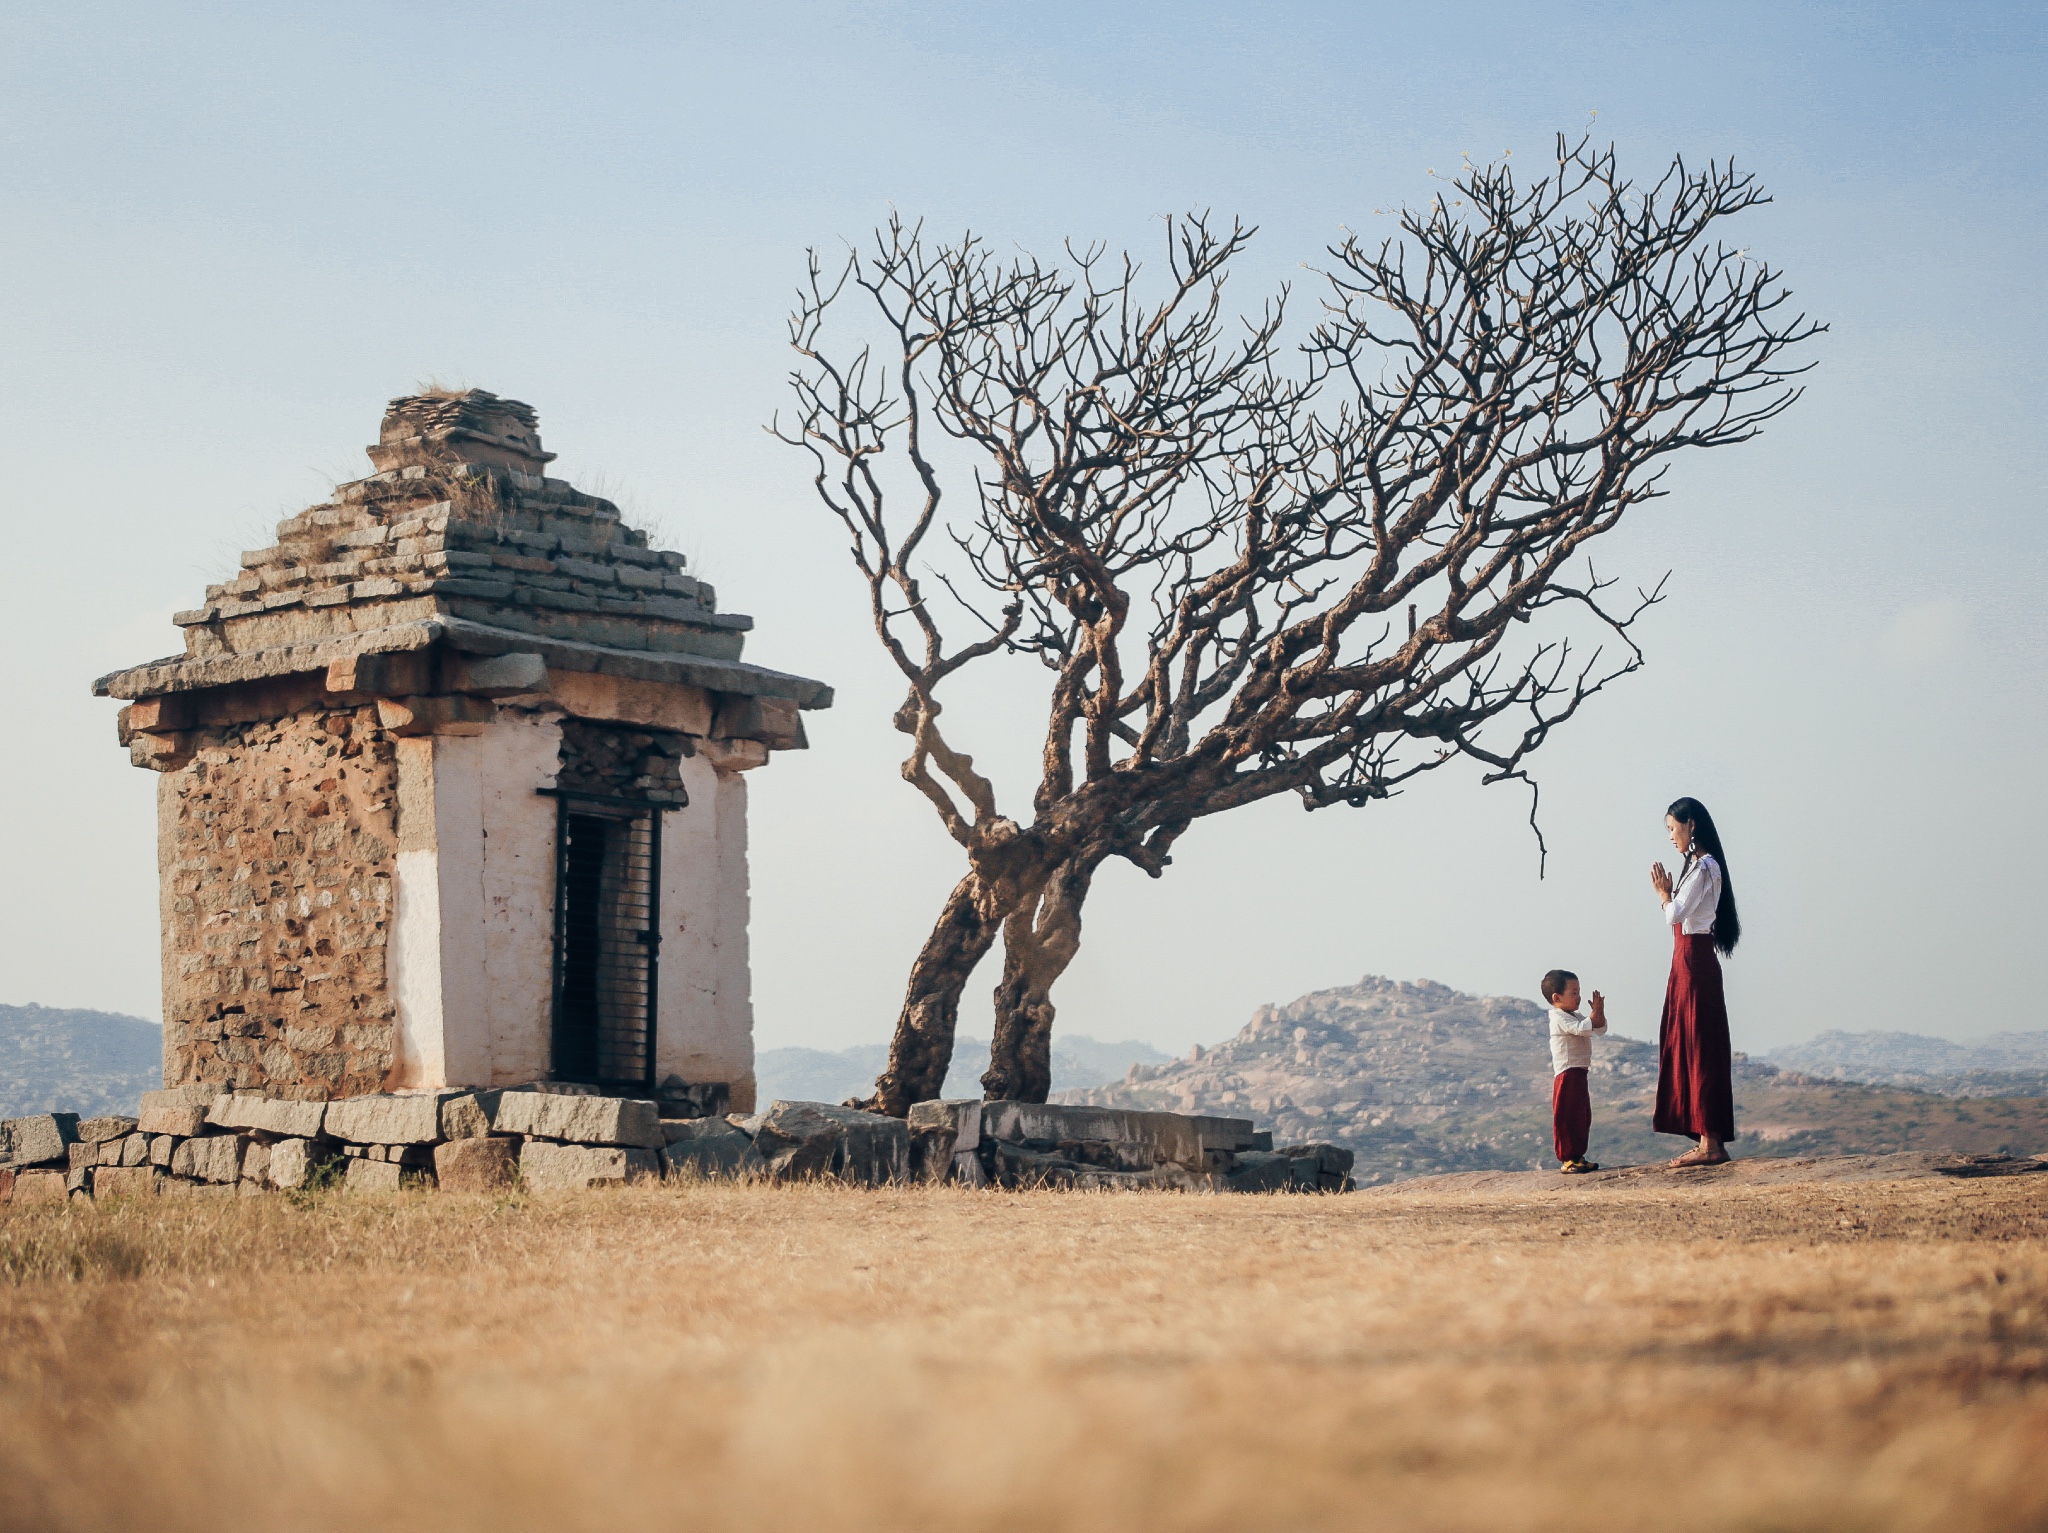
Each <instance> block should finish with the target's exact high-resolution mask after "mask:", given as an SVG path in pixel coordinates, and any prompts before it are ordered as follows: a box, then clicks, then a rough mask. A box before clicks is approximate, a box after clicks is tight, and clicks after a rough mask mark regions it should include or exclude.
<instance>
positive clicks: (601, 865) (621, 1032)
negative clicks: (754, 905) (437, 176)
mask: <svg viewBox="0 0 2048 1533" xmlns="http://www.w3.org/2000/svg"><path fill="white" fill-rule="evenodd" d="M369 454H370V460H371V462H372V464H373V465H374V467H375V468H376V470H377V472H376V473H375V474H373V475H371V476H370V477H369V478H366V479H361V480H357V481H354V482H352V483H349V484H343V485H340V486H338V487H337V488H336V490H335V492H334V495H333V498H332V499H331V500H330V501H328V502H326V503H324V504H322V505H317V506H314V507H312V508H311V509H309V510H307V511H303V512H301V513H300V514H299V515H297V516H294V517H292V518H290V519H289V520H287V521H284V522H282V523H280V524H279V526H278V541H277V543H276V545H275V546H274V547H270V548H264V549H258V550H256V551H254V552H252V553H247V554H244V555H243V556H242V570H241V572H240V573H239V574H238V575H237V576H236V577H235V578H234V579H233V580H230V581H228V582H227V583H225V584H222V585H218V586H214V587H211V588H210V589H209V590H208V591H207V594H206V601H205V603H204V604H203V605H201V606H199V607H197V608H195V609H194V610H192V611H189V612H183V613H180V614H178V615H177V617H176V618H175V619H174V621H175V622H177V623H178V624H179V625H180V626H181V627H182V628H183V629H184V631H185V653H183V654H182V655H176V656H173V657H170V658H168V659H163V660H155V661H151V662H150V663H148V664H146V665H139V666H136V667H133V668H132V669H129V670H124V671H117V672H115V673H114V674H113V675H110V676H106V677H103V678H102V679H101V680H100V681H98V682H97V683H95V685H94V691H95V692H96V693H98V694H99V695H101V696H108V697H115V698H120V699H124V700H127V701H128V706H127V707H125V708H123V709H122V710H121V716H120V736H121V740H122V743H123V744H124V745H126V746H127V747H128V749H129V752H130V754H131V756H132V758H133V760H134V761H135V763H136V764H137V765H138V766H146V767H149V768H151V769H153V770H155V771H157V772H160V773H161V774H163V775H162V778H161V781H160V783H159V787H158V796H157V805H158V814H157V823H158V842H157V845H158V866H159V872H160V877H161V884H162V887H161V894H162V909H163V987H164V990H163V993H164V1008H163V1015H164V1079H165V1083H166V1085H167V1086H170V1087H178V1086H191V1087H193V1088H197V1087H199V1086H202V1085H205V1086H212V1087H217V1088H219V1089H220V1090H222V1091H236V1092H244V1093H255V1094H260V1095H262V1096H265V1097H269V1098H282V1099H288V1100H300V1101H308V1102H313V1101H323V1100H334V1099H342V1098H349V1097H355V1096H361V1095H364V1094H368V1093H377V1092H392V1091H407V1090H415V1089H433V1088H446V1087H462V1086H467V1087H479V1088H489V1087H503V1086H510V1085H515V1084H521V1083H530V1082H536V1081H539V1082H547V1081H561V1082H574V1083H578V1084H581V1085H585V1086H592V1087H597V1088H600V1089H603V1090H608V1091H616V1092H620V1093H622V1094H624V1095H628V1096H634V1097H653V1096H655V1095H656V1093H657V1089H658V1087H660V1086H662V1085H663V1084H666V1085H667V1086H668V1087H669V1088H670V1091H671V1093H673V1092H678V1091H681V1090H683V1089H684V1088H685V1086H686V1085H687V1086H689V1087H695V1088H701V1089H702V1091H703V1092H704V1093H706V1096H705V1107H709V1106H710V1103H711V1102H712V1101H713V1100H714V1099H716V1098H717V1097H718V1095H719V1094H718V1093H717V1089H716V1088H717V1087H718V1086H721V1085H722V1086H724V1087H725V1088H727V1091H728V1092H729V1105H730V1106H731V1107H732V1108H734V1109H737V1110H739V1111H742V1112H744V1111H749V1110H751V1109H752V1107H753V1097H754V1072H753V1036H752V1031H753V1021H752V1010H751V1003H750V999H749V974H748V960H747V861H746V858H747V841H746V835H747V826H746V780H745V777H744V775H743V774H745V773H746V772H748V771H750V770H752V769H754V768H757V767H760V766H762V765H764V764H765V763H766V762H767V761H768V759H769V757H770V755H771V753H772V752H774V751H778V750H800V749H803V748H804V746H805V743H806V742H805V738H804V727H803V720H802V718H801V716H800V710H804V709H813V708H824V707H827V706H829V705H830V702H831V690H830V688H828V687H826V686H824V685H823V684H822V683H819V682H816V681H811V680H807V679H805V678H804V677H801V676H793V675H787V674H784V673H782V672H779V671H772V670H767V669H764V668H763V667H761V666H757V665H751V664H748V663H746V662H745V661H743V660H741V658H740V650H741V645H742V642H743V639H744V635H745V634H746V632H747V631H748V629H749V628H750V627H751V626H752V620H751V619H749V618H746V617H741V616H737V615H734V614H731V613H725V612H720V611H719V610H718V607H717V603H716V600H715V597H714V593H713V592H712V590H711V588H710V587H709V586H707V585H705V584H704V583H703V582H702V581H700V580H698V579H696V578H695V577H693V576H692V575H691V574H690V573H689V572H688V570H687V567H686V565H685V562H684V559H683V557H682V556H681V555H680V554H675V553H669V552H665V551H661V550H656V549H651V548H649V547H648V546H647V537H646V535H645V534H644V533H641V532H638V531H636V530H634V529H633V528H630V527H627V526H625V525H624V524H623V523H622V522H621V521H620V518H619V512H618V508H617V507H616V506H614V505H613V504H612V503H611V502H610V501H607V500H603V499H600V498H599V497H597V496H593V495H586V494H583V493H581V492H579V491H577V490H576V489H574V488H573V487H571V486H570V485H569V484H567V483H565V482H563V481H562V480H559V479H552V478H548V477H546V474H545V467H546V465H547V463H548V462H549V461H550V460H551V459H552V458H553V456H554V455H553V454H552V453H548V452H544V451H543V450H542V448H541V444H540V437H539V433H538V430H537V428H536V421H535V417H534V412H533V411H532V410H531V409H530V408H529V407H527V406H526V405H523V404H520V403H518V402H517V401H514V400H509V399H499V398H497V397H496V396H494V395H492V394H488V393H485V392H483V391H482V390H477V389H472V390H469V391H467V392H465V393H447V392H433V393H425V394H419V395H413V396H410V397H407V398H402V399H396V400H393V401H392V402H391V405H390V408H389V409H388V410H387V411H386V412H385V415H384V422H383V428H382V430H381V431H380V433H379V439H378V442H377V444H376V445H375V446H373V447H371V448H370V449H369ZM677 1078H679V1079H677ZM700 1110H703V1109H702V1108H700ZM714 1110H717V1109H714Z"/></svg>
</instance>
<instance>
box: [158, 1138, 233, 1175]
mask: <svg viewBox="0 0 2048 1533" xmlns="http://www.w3.org/2000/svg"><path fill="white" fill-rule="evenodd" d="M171 1174H172V1175H173V1176H183V1177H190V1178H191V1179H192V1180H193V1181H195V1182H219V1183H225V1182H233V1181H237V1180H239V1179H240V1177H241V1174H242V1141H241V1139H240V1137H239V1136H237V1135H234V1134H208V1135H206V1136H205V1137H204V1138H201V1139H186V1140H183V1141H181V1142H180V1143H179V1145H178V1147H177V1148H176V1149H175V1150H173V1151H171Z"/></svg>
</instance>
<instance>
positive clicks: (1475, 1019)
mask: <svg viewBox="0 0 2048 1533" xmlns="http://www.w3.org/2000/svg"><path fill="white" fill-rule="evenodd" d="M1548 1033H1549V1026H1548V1022H1547V1013H1546V1010H1545V1008H1544V1007H1542V1006H1539V1005H1537V1004H1536V1003H1534V1002H1532V1001H1526V1000H1522V999H1519V998H1514V997H1501V996H1493V997H1483V996H1472V995H1461V994H1459V993H1458V992H1457V991H1455V990H1451V989H1449V988H1448V987H1446V986H1444V985H1439V984H1434V983H1431V982H1429V981H1427V980H1425V981H1422V982H1420V983H1417V984H1408V983H1397V982H1396V981H1394V980H1389V979H1379V978H1374V977H1371V976H1368V977H1367V978H1365V979H1363V980H1361V981H1359V983H1357V984H1356V985H1348V986H1345V987H1343V988H1341V989H1336V990H1323V991H1318V992H1316V993H1315V994H1312V995H1305V996H1303V997H1301V998H1300V999H1299V1000H1296V1001H1292V1002H1290V1003H1288V1004H1287V1005H1285V1006H1262V1007H1260V1008H1259V1010H1258V1011H1257V1012H1256V1013H1254V1015H1253V1017H1252V1020H1251V1021H1250V1022H1249V1023H1248V1024H1246V1026H1245V1027H1244V1029H1243V1030H1242V1031H1241V1032H1239V1033H1238V1035H1237V1036H1236V1037H1235V1038H1232V1039H1230V1040H1229V1041H1227V1042H1225V1043H1222V1044H1219V1045H1217V1046H1216V1047H1215V1048H1214V1049H1206V1050H1196V1051H1195V1053H1194V1054H1193V1055H1191V1056H1190V1057H1189V1058H1186V1059H1180V1060H1175V1061H1173V1062H1172V1063H1171V1064H1167V1065H1164V1066H1158V1067H1155V1066H1152V1065H1139V1066H1138V1067H1136V1068H1134V1069H1132V1070H1131V1071H1129V1072H1128V1073H1127V1074H1126V1076H1125V1078H1124V1079H1123V1080H1122V1081H1120V1082H1118V1083H1116V1084H1114V1085H1108V1086H1101V1087H1095V1088H1092V1089H1079V1090H1068V1091H1064V1092H1060V1093H1057V1094H1056V1095H1057V1096H1058V1099H1059V1100H1061V1101H1066V1102H1073V1103H1094V1104H1098V1105H1102V1106H1114V1107H1136V1108H1153V1109H1165V1110H1167V1111H1173V1112H1204V1113H1223V1114H1227V1115H1231V1116H1236V1117H1246V1118H1251V1119H1252V1120H1253V1121H1254V1122H1255V1123H1256V1124H1257V1125H1258V1126H1259V1127H1260V1128H1270V1129H1272V1130H1273V1136H1274V1139H1275V1141H1276V1142H1279V1143H1283V1144H1288V1143H1300V1142H1303V1141H1308V1140H1316V1139H1325V1140H1334V1141H1335V1142H1337V1143H1339V1144H1342V1145H1345V1146H1347V1147H1348V1148H1350V1149H1351V1150H1352V1151H1353V1153H1354V1154H1356V1155H1357V1157H1358V1164H1357V1168H1356V1171H1355V1175H1356V1176H1357V1177H1358V1180H1359V1182H1360V1183H1361V1184H1366V1183H1370V1182H1380V1181H1391V1180H1398V1179H1400V1178H1403V1177H1409V1176H1419V1175H1422V1174H1424V1173H1427V1172H1435V1171H1477V1170H1512V1169H1521V1168H1525V1167H1534V1166H1549V1165H1553V1164H1554V1162H1553V1161H1552V1160H1551V1159H1550V1051H1549V1045H1548ZM1737 1060H1738V1063H1737V1066H1736V1080H1735V1102H1736V1125H1737V1128H1738V1130H1739V1131H1740V1138H1739V1140H1738V1143H1737V1146H1736V1153H1738V1154H1770V1155H1802V1154H1830V1155H1833V1154H1857V1153H1880V1152H1885V1151H1892V1150H1924V1149H1934V1150H1943V1149H1953V1150H1958V1151H1965V1152H1971V1153H1988V1152H1996V1151H2001V1150H2002V1151H2008V1152H2012V1153H2024V1154H2032V1153H2035V1152H2037V1151H2043V1150H2048V1102H2044V1101H2040V1100H2035V1099H2031V1098H2027V1099H2005V1100H2001V1101H1981V1102H1980V1101H1962V1100H1955V1099H1949V1098H1942V1097H1936V1096H1929V1095H1926V1094H1924V1093H1921V1092H1912V1091H1901V1090H1897V1089H1893V1088H1886V1087H1879V1086H1863V1085H1848V1084H1843V1083H1840V1082H1838V1081H1833V1080H1815V1079H1812V1078H1810V1077H1809V1076H1806V1075H1793V1074H1789V1073H1781V1072H1780V1071H1779V1070H1778V1069H1777V1068H1775V1067H1774V1066H1773V1065H1771V1064H1767V1063H1764V1062H1762V1061H1756V1060H1746V1059H1743V1058H1742V1056H1740V1055H1738V1056H1737ZM1589 1084H1590V1085H1591V1086H1592V1094H1593V1138H1592V1155H1593V1158H1594V1159H1596V1160H1599V1161H1602V1162H1606V1163H1617V1164H1635V1163H1640V1162H1643V1161H1647V1160H1652V1159H1657V1158H1663V1157H1669V1156H1672V1155H1675V1154H1677V1153H1678V1152H1679V1151H1681V1150H1682V1149H1684V1148H1685V1142H1684V1141H1683V1140H1681V1139H1677V1138H1674V1137H1671V1136H1668V1135H1662V1134H1656V1133H1653V1132H1651V1129H1650V1111H1651V1106H1652V1104H1653V1100H1654V1097H1655V1094H1656V1085H1657V1051H1656V1048H1655V1046H1654V1045H1652V1044H1648V1043H1643V1042H1640V1041H1638V1040H1635V1039H1630V1038H1623V1037H1619V1036H1615V1037H1610V1038H1605V1039H1601V1040H1598V1041H1596V1042H1595V1044H1594V1046H1593V1070H1592V1076H1591V1080H1590V1082H1589Z"/></svg>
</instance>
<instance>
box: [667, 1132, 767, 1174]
mask: <svg viewBox="0 0 2048 1533" xmlns="http://www.w3.org/2000/svg"><path fill="white" fill-rule="evenodd" d="M661 1131H662V1136H663V1137H664V1138H666V1139H667V1140H668V1149H667V1151H666V1152H665V1161H664V1163H665V1165H666V1166H667V1169H668V1174H669V1175H670V1176H676V1177H704V1178H710V1177H721V1176H722V1177H734V1176H758V1175H760V1174H762V1173H763V1172H765V1171H766V1170H767V1169H768V1166H767V1162H766V1161H764V1160H762V1159H761V1152H760V1151H759V1150H758V1149H756V1148H755V1147H754V1141H753V1140H752V1139H751V1138H750V1137H748V1136H747V1135H746V1134H743V1133H741V1132H740V1131H739V1130H738V1129H736V1128H734V1127H733V1126H732V1125H731V1124H730V1123H728V1122H726V1121H725V1119H723V1118H665V1119H663V1120H662V1124H661Z"/></svg>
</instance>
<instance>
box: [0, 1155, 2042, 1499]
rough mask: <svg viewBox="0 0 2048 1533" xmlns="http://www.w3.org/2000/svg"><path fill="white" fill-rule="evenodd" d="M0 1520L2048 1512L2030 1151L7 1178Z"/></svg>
mask: <svg viewBox="0 0 2048 1533" xmlns="http://www.w3.org/2000/svg"><path fill="white" fill-rule="evenodd" d="M0 1391H4V1411H5V1415H4V1421H5V1423H6V1428H5V1431H4V1433H0V1525H4V1527H5V1528H7V1529H16V1528H20V1529H34V1530H37V1533H71V1530H86V1529H94V1530H97V1529H124V1530H126V1529H132V1530H136V1533H186V1530H194V1533H196V1530H201V1529H204V1530H207V1533H222V1530H235V1529H279V1530H287V1533H319V1530H328V1529H335V1530H339V1529H350V1530H377V1533H382V1530H387V1529H389V1530H413V1529H419V1530H433V1533H469V1530H472V1529H474V1530H493V1533H507V1530H523V1529H529V1528H531V1529H549V1530H582V1529H592V1530H596V1529H604V1530H615V1529H619V1528H624V1527H646V1528H652V1527H676V1528H683V1529H690V1530H699V1529H703V1530H718V1529H729V1528H730V1529H737V1528H749V1529H775V1530H781V1529H839V1528H846V1529H868V1528H874V1529H882V1528H889V1529H906V1530H923V1529H982V1530H1004V1533H1009V1530H1021V1533H1036V1530H1041V1529H1042V1530H1048V1533H1049V1530H1061V1533H1094V1530H1104V1533H1108V1530H1118V1533H1136V1530H1149V1529H1202V1530H1208V1529H1214V1530H1219V1533H1221V1530H1229V1533H1258V1530H1266V1529H1283V1530H1284V1529H1323V1528H1332V1529H1334V1528H1346V1529H1351V1528H1374V1527H1393V1528H1424V1529H1439V1528H1440V1529H1474V1530H1479V1529H1484V1530H1487V1533H1499V1530H1520V1529H1553V1528H1555V1529H1560V1530H1562V1529H1574V1530H1577V1529H1630V1530H1639V1529H1651V1528H1677V1529H1712V1530H1720V1529H1755V1530H1759V1533H1762V1530H1789V1529H1893V1528H1900V1529H1930V1530H1931V1529H1939V1530H1942V1533H1957V1530H1962V1529H1980V1528H1998V1529H2020V1528H2032V1529H2040V1528H2044V1527H2048V1176H2027V1177H2011V1178H1999V1179H1985V1180H1979V1181H1951V1180H1946V1179H1929V1180H1920V1181H1903V1182H1901V1181H1894V1182H1866V1183H1850V1184H1842V1183H1835V1184H1818V1185H1816V1184H1791V1185H1777V1186H1744V1185H1737V1184H1734V1183H1731V1182H1726V1181H1722V1182H1706V1181H1696V1182H1691V1183H1688V1182H1685V1181H1683V1180H1682V1179H1681V1178H1679V1177H1674V1176H1669V1175H1663V1176H1655V1175H1653V1176H1649V1177H1646V1178H1639V1179H1637V1180H1635V1181H1633V1182H1612V1183H1607V1184H1604V1185H1601V1186H1598V1187H1590V1188H1589V1187H1578V1186H1573V1185H1568V1184H1561V1183H1557V1182H1554V1181H1553V1182H1549V1183H1542V1182H1526V1181H1525V1182H1522V1183H1517V1184H1516V1185H1514V1186H1512V1187H1501V1186H1496V1187H1493V1188H1491V1189H1487V1188H1480V1189H1477V1190H1473V1189H1470V1188H1464V1189H1461V1188H1457V1187H1449V1188H1446V1187H1417V1188H1412V1189H1409V1190H1407V1191H1404V1192H1399V1193H1368V1194H1360V1195H1357V1196H1353V1197H1329V1198H1216V1197H1192V1196H1175V1195H1168V1194H1153V1195H1131V1194H1113V1193H1112V1194H1090V1193H1047V1192H1037V1193H972V1192H966V1191H961V1190H956V1189H931V1190H927V1189H892V1190H884V1191H861V1190H854V1189H849V1188H844V1187H838V1186H808V1187H784V1188H775V1187H758V1186H731V1185H707V1186H697V1187H684V1188H673V1187H671V1188H647V1189H627V1190H623V1191H618V1192H613V1193H606V1194H601V1193H590V1194H580V1195H573V1196H563V1197H559V1198H552V1199H545V1198H531V1199H527V1198H512V1199H508V1200H504V1201H495V1202H494V1201H489V1200H485V1199H467V1198H462V1197H458V1196H453V1195H440V1196H434V1195H427V1194H399V1195H392V1196H389V1197H385V1198H365V1197H360V1196H358V1197H350V1196H348V1195H345V1194H338V1195H319V1196H313V1197H299V1198H288V1197H285V1196H276V1197H268V1198H260V1199H243V1200H226V1201H201V1200H194V1199H176V1200H173V1199H162V1200H152V1201H149V1202H139V1203H130V1204H126V1205H123V1204H112V1203H110V1204H107V1205H104V1206H100V1207H97V1208H95V1207H91V1206H81V1207H74V1208H70V1209H64V1208H57V1209H34V1208H27V1207H20V1208H11V1209H0Z"/></svg>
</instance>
